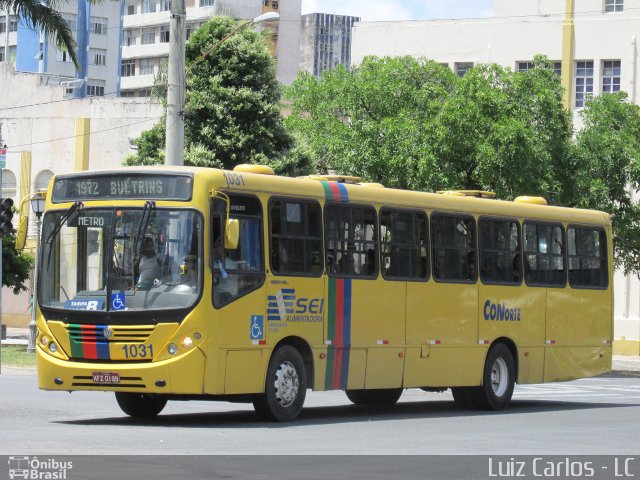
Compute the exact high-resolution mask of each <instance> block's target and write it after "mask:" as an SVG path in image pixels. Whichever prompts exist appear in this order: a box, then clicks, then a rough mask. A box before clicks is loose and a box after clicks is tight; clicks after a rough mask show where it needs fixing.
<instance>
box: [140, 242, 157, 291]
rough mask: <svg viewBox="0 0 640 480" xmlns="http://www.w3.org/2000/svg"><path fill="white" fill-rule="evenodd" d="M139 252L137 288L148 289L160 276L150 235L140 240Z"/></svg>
mask: <svg viewBox="0 0 640 480" xmlns="http://www.w3.org/2000/svg"><path fill="white" fill-rule="evenodd" d="M140 254H141V257H140V262H139V263H138V272H139V274H140V276H139V277H138V288H139V289H140V290H149V289H150V288H151V287H152V286H153V284H154V281H155V280H156V279H157V278H158V277H159V276H160V268H159V265H158V254H157V252H156V248H155V244H154V241H153V239H152V238H151V237H145V238H144V239H143V240H142V248H141V249H140Z"/></svg>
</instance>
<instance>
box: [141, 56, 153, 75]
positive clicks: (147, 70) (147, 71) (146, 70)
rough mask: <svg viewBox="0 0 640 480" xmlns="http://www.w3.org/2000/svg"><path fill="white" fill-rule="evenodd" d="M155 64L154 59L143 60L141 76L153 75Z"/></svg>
mask: <svg viewBox="0 0 640 480" xmlns="http://www.w3.org/2000/svg"><path fill="white" fill-rule="evenodd" d="M153 63H154V62H153V59H152V58H141V59H140V72H139V73H140V75H153Z"/></svg>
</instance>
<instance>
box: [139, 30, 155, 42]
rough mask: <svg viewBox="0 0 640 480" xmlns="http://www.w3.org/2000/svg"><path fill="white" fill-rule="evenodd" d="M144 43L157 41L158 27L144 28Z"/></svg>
mask: <svg viewBox="0 0 640 480" xmlns="http://www.w3.org/2000/svg"><path fill="white" fill-rule="evenodd" d="M141 43H142V45H150V44H152V43H156V29H155V28H153V27H151V28H143V29H142V42H141Z"/></svg>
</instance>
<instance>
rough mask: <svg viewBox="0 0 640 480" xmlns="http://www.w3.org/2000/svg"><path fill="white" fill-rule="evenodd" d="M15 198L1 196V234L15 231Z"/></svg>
mask: <svg viewBox="0 0 640 480" xmlns="http://www.w3.org/2000/svg"><path fill="white" fill-rule="evenodd" d="M12 208H13V200H11V199H10V198H0V234H2V235H6V234H7V233H11V232H12V231H13V224H12V223H11V219H12V218H13V211H12V210H11V209H12Z"/></svg>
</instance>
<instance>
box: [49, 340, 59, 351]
mask: <svg viewBox="0 0 640 480" xmlns="http://www.w3.org/2000/svg"><path fill="white" fill-rule="evenodd" d="M49 351H50V352H51V353H56V352H57V351H58V345H56V342H51V343H50V344H49Z"/></svg>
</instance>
